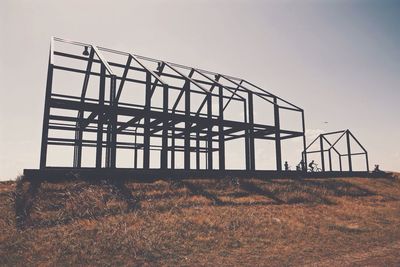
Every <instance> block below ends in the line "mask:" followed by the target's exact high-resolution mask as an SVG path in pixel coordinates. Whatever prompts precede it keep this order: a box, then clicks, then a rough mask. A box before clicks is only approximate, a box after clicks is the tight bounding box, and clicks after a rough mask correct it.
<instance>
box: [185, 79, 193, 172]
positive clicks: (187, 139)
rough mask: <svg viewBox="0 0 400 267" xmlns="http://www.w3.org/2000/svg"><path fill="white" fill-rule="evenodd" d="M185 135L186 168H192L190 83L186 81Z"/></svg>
mask: <svg viewBox="0 0 400 267" xmlns="http://www.w3.org/2000/svg"><path fill="white" fill-rule="evenodd" d="M184 90H185V116H186V118H185V136H184V168H185V170H190V127H191V123H190V121H191V119H190V83H189V82H187V83H185V86H184Z"/></svg>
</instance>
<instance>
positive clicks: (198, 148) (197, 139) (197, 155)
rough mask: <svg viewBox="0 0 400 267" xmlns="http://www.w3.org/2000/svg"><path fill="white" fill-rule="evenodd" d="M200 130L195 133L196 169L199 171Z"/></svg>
mask: <svg viewBox="0 0 400 267" xmlns="http://www.w3.org/2000/svg"><path fill="white" fill-rule="evenodd" d="M199 131H200V130H197V132H196V169H197V170H200V133H199Z"/></svg>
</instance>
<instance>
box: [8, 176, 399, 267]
mask: <svg viewBox="0 0 400 267" xmlns="http://www.w3.org/2000/svg"><path fill="white" fill-rule="evenodd" d="M397 176H398V175H397ZM37 265H40V266H60V265H61V266H64V265H67V266H120V265H123V266H139V265H140V266H141V265H144V266H159V265H163V266H175V265H179V266H399V265H400V178H399V177H396V176H395V175H393V176H392V177H391V178H337V179H304V180H290V179H279V180H278V179H276V180H274V179H269V180H259V179H250V180H244V179H228V178H226V179H221V180H184V181H163V180H159V181H156V182H153V183H134V182H129V181H128V182H119V183H115V182H110V181H97V182H94V181H83V180H81V181H69V182H59V183H49V182H43V183H41V184H40V185H38V184H34V183H32V184H30V183H29V182H26V181H25V182H21V181H19V182H2V183H0V266H37Z"/></svg>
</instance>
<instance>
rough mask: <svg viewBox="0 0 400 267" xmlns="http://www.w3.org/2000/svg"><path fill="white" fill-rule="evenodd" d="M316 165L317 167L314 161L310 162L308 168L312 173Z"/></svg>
mask: <svg viewBox="0 0 400 267" xmlns="http://www.w3.org/2000/svg"><path fill="white" fill-rule="evenodd" d="M315 165H316V164H315V163H314V160H312V161H311V162H310V164H308V167H310V168H311V171H312V172H313V171H314V167H315Z"/></svg>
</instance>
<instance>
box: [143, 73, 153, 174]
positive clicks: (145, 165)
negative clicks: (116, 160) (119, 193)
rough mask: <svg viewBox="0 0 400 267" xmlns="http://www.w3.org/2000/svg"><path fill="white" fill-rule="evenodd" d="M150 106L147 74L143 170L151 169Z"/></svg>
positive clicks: (149, 85) (149, 80)
mask: <svg viewBox="0 0 400 267" xmlns="http://www.w3.org/2000/svg"><path fill="white" fill-rule="evenodd" d="M150 105H151V76H150V73H149V72H146V100H145V107H144V110H145V114H144V126H143V127H144V135H143V169H145V170H147V169H149V168H150V128H149V124H150Z"/></svg>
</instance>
